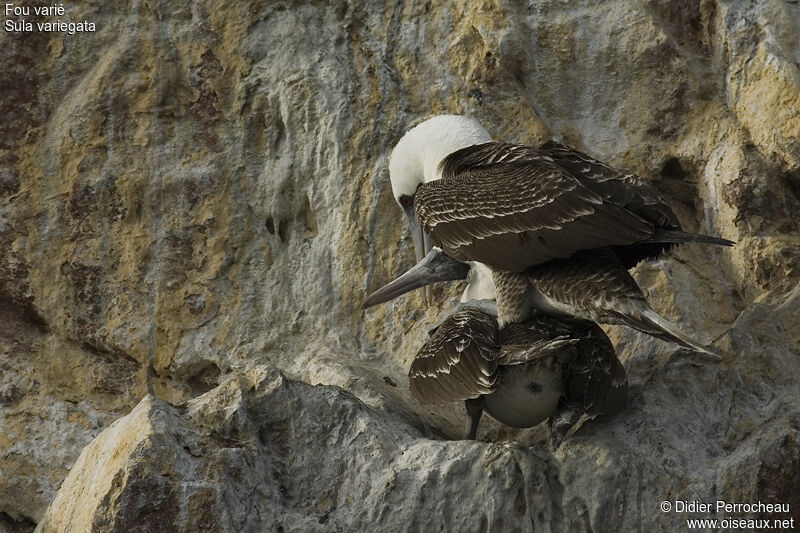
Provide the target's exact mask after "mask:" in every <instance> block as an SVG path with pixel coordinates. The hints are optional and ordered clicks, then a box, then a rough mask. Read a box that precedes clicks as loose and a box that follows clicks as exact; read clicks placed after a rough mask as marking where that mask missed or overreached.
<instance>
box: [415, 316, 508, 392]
mask: <svg viewBox="0 0 800 533" xmlns="http://www.w3.org/2000/svg"><path fill="white" fill-rule="evenodd" d="M498 353H499V344H498V331H497V319H496V318H495V317H494V316H492V315H490V314H487V313H484V312H482V311H479V310H476V309H464V310H461V311H457V312H455V313H452V314H451V315H450V316H449V317H447V318H446V319H445V320H444V321H443V322H442V323H441V325H440V326H439V327H438V329H437V330H436V331H435V332H434V333H433V334H432V335H431V337H430V339H429V340H428V342H426V343H425V344H424V345H423V346H422V348H421V349H420V350H419V352H418V353H417V356H416V357H415V358H414V361H413V362H412V363H411V368H410V370H409V373H408V377H409V383H410V386H411V393H412V394H413V395H414V397H415V398H416V399H417V401H419V402H420V403H422V404H424V405H430V404H443V403H450V402H455V401H459V400H467V399H469V398H477V397H478V396H480V395H482V394H489V393H491V392H492V390H493V388H494V385H495V381H496V379H497V356H498Z"/></svg>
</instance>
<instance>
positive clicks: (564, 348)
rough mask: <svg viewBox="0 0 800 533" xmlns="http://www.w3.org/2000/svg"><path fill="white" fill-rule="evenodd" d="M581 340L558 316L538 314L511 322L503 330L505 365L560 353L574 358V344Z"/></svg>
mask: <svg viewBox="0 0 800 533" xmlns="http://www.w3.org/2000/svg"><path fill="white" fill-rule="evenodd" d="M579 340H580V339H579V338H577V337H576V336H575V332H574V331H573V330H572V329H571V328H570V327H569V323H566V324H565V323H564V322H563V321H562V320H561V319H560V318H558V317H552V316H546V315H534V316H532V317H531V318H529V319H527V320H524V321H522V322H511V323H509V324H506V325H505V326H503V328H502V329H501V330H500V344H501V348H500V357H499V362H500V364H501V365H515V364H522V363H528V362H531V361H534V360H536V359H542V358H544V357H550V356H556V357H558V358H559V359H561V360H566V359H570V358H572V357H574V348H571V346H574V345H575V344H577V343H578V341H579Z"/></svg>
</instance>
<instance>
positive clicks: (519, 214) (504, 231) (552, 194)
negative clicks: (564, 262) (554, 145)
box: [415, 142, 656, 272]
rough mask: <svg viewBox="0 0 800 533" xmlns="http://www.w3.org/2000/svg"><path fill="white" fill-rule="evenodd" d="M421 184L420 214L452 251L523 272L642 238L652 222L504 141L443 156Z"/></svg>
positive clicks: (435, 237) (543, 157)
mask: <svg viewBox="0 0 800 533" xmlns="http://www.w3.org/2000/svg"><path fill="white" fill-rule="evenodd" d="M441 170H442V178H441V179H439V180H436V181H432V182H429V183H425V184H423V185H420V187H419V188H418V189H417V193H416V196H415V204H416V213H417V218H418V220H419V221H420V223H421V224H422V225H423V227H424V229H425V230H426V231H427V232H428V234H429V235H430V236H431V239H432V240H433V242H435V243H436V244H437V245H439V246H440V247H441V248H442V249H443V250H444V251H445V253H447V254H448V255H449V256H451V257H453V258H456V259H460V260H475V261H480V262H482V263H486V264H488V265H489V266H491V267H494V268H497V269H502V270H510V271H514V272H521V271H523V270H525V269H526V268H527V267H529V266H532V265H537V264H540V263H543V262H545V261H549V260H551V259H555V258H566V257H569V256H571V255H572V254H574V253H575V252H577V251H579V250H583V249H590V248H599V247H604V246H624V245H629V244H631V243H636V242H639V241H642V240H646V239H648V238H649V237H651V236H652V235H653V233H654V231H655V228H656V225H655V224H654V222H653V221H650V220H647V219H646V218H643V217H642V216H639V215H638V214H636V213H634V212H632V211H630V210H628V209H626V208H625V207H624V206H618V205H616V204H615V203H614V202H612V201H611V200H609V199H606V198H604V196H603V194H599V193H598V192H595V191H593V190H592V189H591V188H589V187H587V186H586V185H584V184H583V183H582V182H581V180H579V179H578V178H577V177H575V176H573V175H572V174H570V173H569V172H568V171H567V170H565V169H564V168H562V167H560V166H558V165H557V164H556V163H555V162H553V161H552V159H551V158H549V156H547V155H546V154H542V153H541V152H540V151H538V150H536V149H534V148H530V147H525V146H520V145H508V144H504V143H496V142H492V143H485V144H481V145H476V146H471V147H468V148H464V149H462V150H459V151H457V152H454V153H452V154H450V155H449V156H447V157H446V158H445V159H444V161H443V162H442V165H441Z"/></svg>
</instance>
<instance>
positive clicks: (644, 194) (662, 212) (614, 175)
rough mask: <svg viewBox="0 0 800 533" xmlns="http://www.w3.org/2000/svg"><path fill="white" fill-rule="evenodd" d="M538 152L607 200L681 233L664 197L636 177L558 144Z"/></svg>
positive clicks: (547, 143)
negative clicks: (544, 154) (545, 155)
mask: <svg viewBox="0 0 800 533" xmlns="http://www.w3.org/2000/svg"><path fill="white" fill-rule="evenodd" d="M539 150H541V151H543V152H545V153H547V155H548V156H550V157H551V158H552V159H553V161H554V162H555V163H556V164H557V165H558V166H560V167H561V168H563V169H565V170H567V171H568V172H569V173H570V174H572V175H573V176H575V177H577V178H578V179H579V180H580V181H581V183H582V184H584V185H585V186H587V187H589V188H590V189H591V190H593V191H594V192H596V193H597V194H599V195H601V196H602V197H603V198H604V199H605V200H607V201H610V202H612V203H614V204H616V205H618V206H622V207H625V208H626V209H628V210H629V211H632V212H634V213H636V214H638V215H640V216H642V217H643V218H646V219H647V220H650V221H652V222H654V223H655V224H656V225H657V226H658V227H660V228H667V229H681V227H680V222H678V217H677V216H676V215H675V212H674V211H673V210H672V208H671V207H670V206H669V204H668V203H667V201H666V199H665V198H664V195H662V194H661V193H660V192H659V191H658V189H656V188H655V187H654V186H653V185H652V184H650V183H648V182H646V181H644V180H643V179H642V178H640V177H639V176H637V175H636V174H633V173H631V172H627V171H624V170H620V169H617V168H614V167H610V166H608V165H606V164H605V163H603V162H602V161H598V160H597V159H594V158H593V157H591V156H589V155H587V154H584V153H583V152H579V151H577V150H574V149H572V148H569V147H567V146H564V145H563V144H560V143H557V142H555V141H548V142H546V143H545V144H543V145H542V146H540V147H539Z"/></svg>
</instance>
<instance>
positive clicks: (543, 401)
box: [409, 307, 627, 446]
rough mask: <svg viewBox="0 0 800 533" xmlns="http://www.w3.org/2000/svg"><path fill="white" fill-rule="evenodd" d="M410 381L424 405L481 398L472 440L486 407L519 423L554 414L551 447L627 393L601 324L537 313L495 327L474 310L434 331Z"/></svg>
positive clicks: (607, 410)
mask: <svg viewBox="0 0 800 533" xmlns="http://www.w3.org/2000/svg"><path fill="white" fill-rule="evenodd" d="M409 383H410V387H411V391H412V393H413V395H414V397H415V398H416V399H417V400H418V401H419V402H420V403H422V404H426V405H427V404H444V403H450V402H455V401H460V400H466V401H468V404H467V405H468V412H469V407H470V403H469V402H470V401H472V402H476V404H473V406H475V405H477V411H474V412H475V413H476V415H477V416H472V420H471V423H470V428H469V430H468V435H467V436H468V438H475V433H476V431H477V422H478V420H479V418H480V412H481V410H486V411H487V412H488V413H489V414H490V415H491V416H492V417H494V418H495V419H497V420H499V421H500V422H502V423H504V424H506V425H510V426H514V427H532V426H534V425H536V424H538V423H540V422H542V421H543V420H545V419H547V418H550V419H551V429H552V431H553V443H554V446H558V444H559V443H560V442H561V440H562V439H563V437H564V435H565V434H566V432H567V431H568V430H569V428H570V427H572V425H573V424H574V423H575V422H577V420H578V418H579V417H580V416H581V415H583V414H586V415H589V416H591V417H594V416H597V415H601V414H611V413H614V412H616V411H618V410H619V409H620V408H621V407H622V405H623V403H624V400H625V397H626V393H627V379H626V376H625V369H624V368H623V366H622V364H621V363H620V362H619V359H617V356H616V354H615V352H614V348H613V346H612V345H611V342H610V341H609V340H608V337H607V336H606V335H605V333H604V332H603V330H602V329H600V328H599V327H598V326H597V325H596V324H594V323H592V322H589V321H586V320H581V319H576V318H569V317H554V316H547V315H534V316H532V317H530V318H528V319H527V320H524V321H522V322H512V323H510V324H507V325H505V326H504V327H502V328H498V325H497V322H496V317H495V316H494V315H492V314H490V313H487V312H485V311H483V310H481V309H477V308H471V307H466V308H463V309H460V310H458V311H456V312H454V313H452V314H451V315H450V316H448V317H447V318H446V319H445V320H444V321H442V323H441V324H440V326H439V327H438V328H437V329H436V330H435V331H434V332H433V333H432V335H431V337H430V339H429V340H428V342H426V343H425V344H424V345H423V346H422V348H421V349H420V351H419V353H418V354H417V357H416V358H415V359H414V361H413V362H412V364H411V369H410V371H409ZM478 402H479V403H478ZM470 414H471V415H472V413H470Z"/></svg>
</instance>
